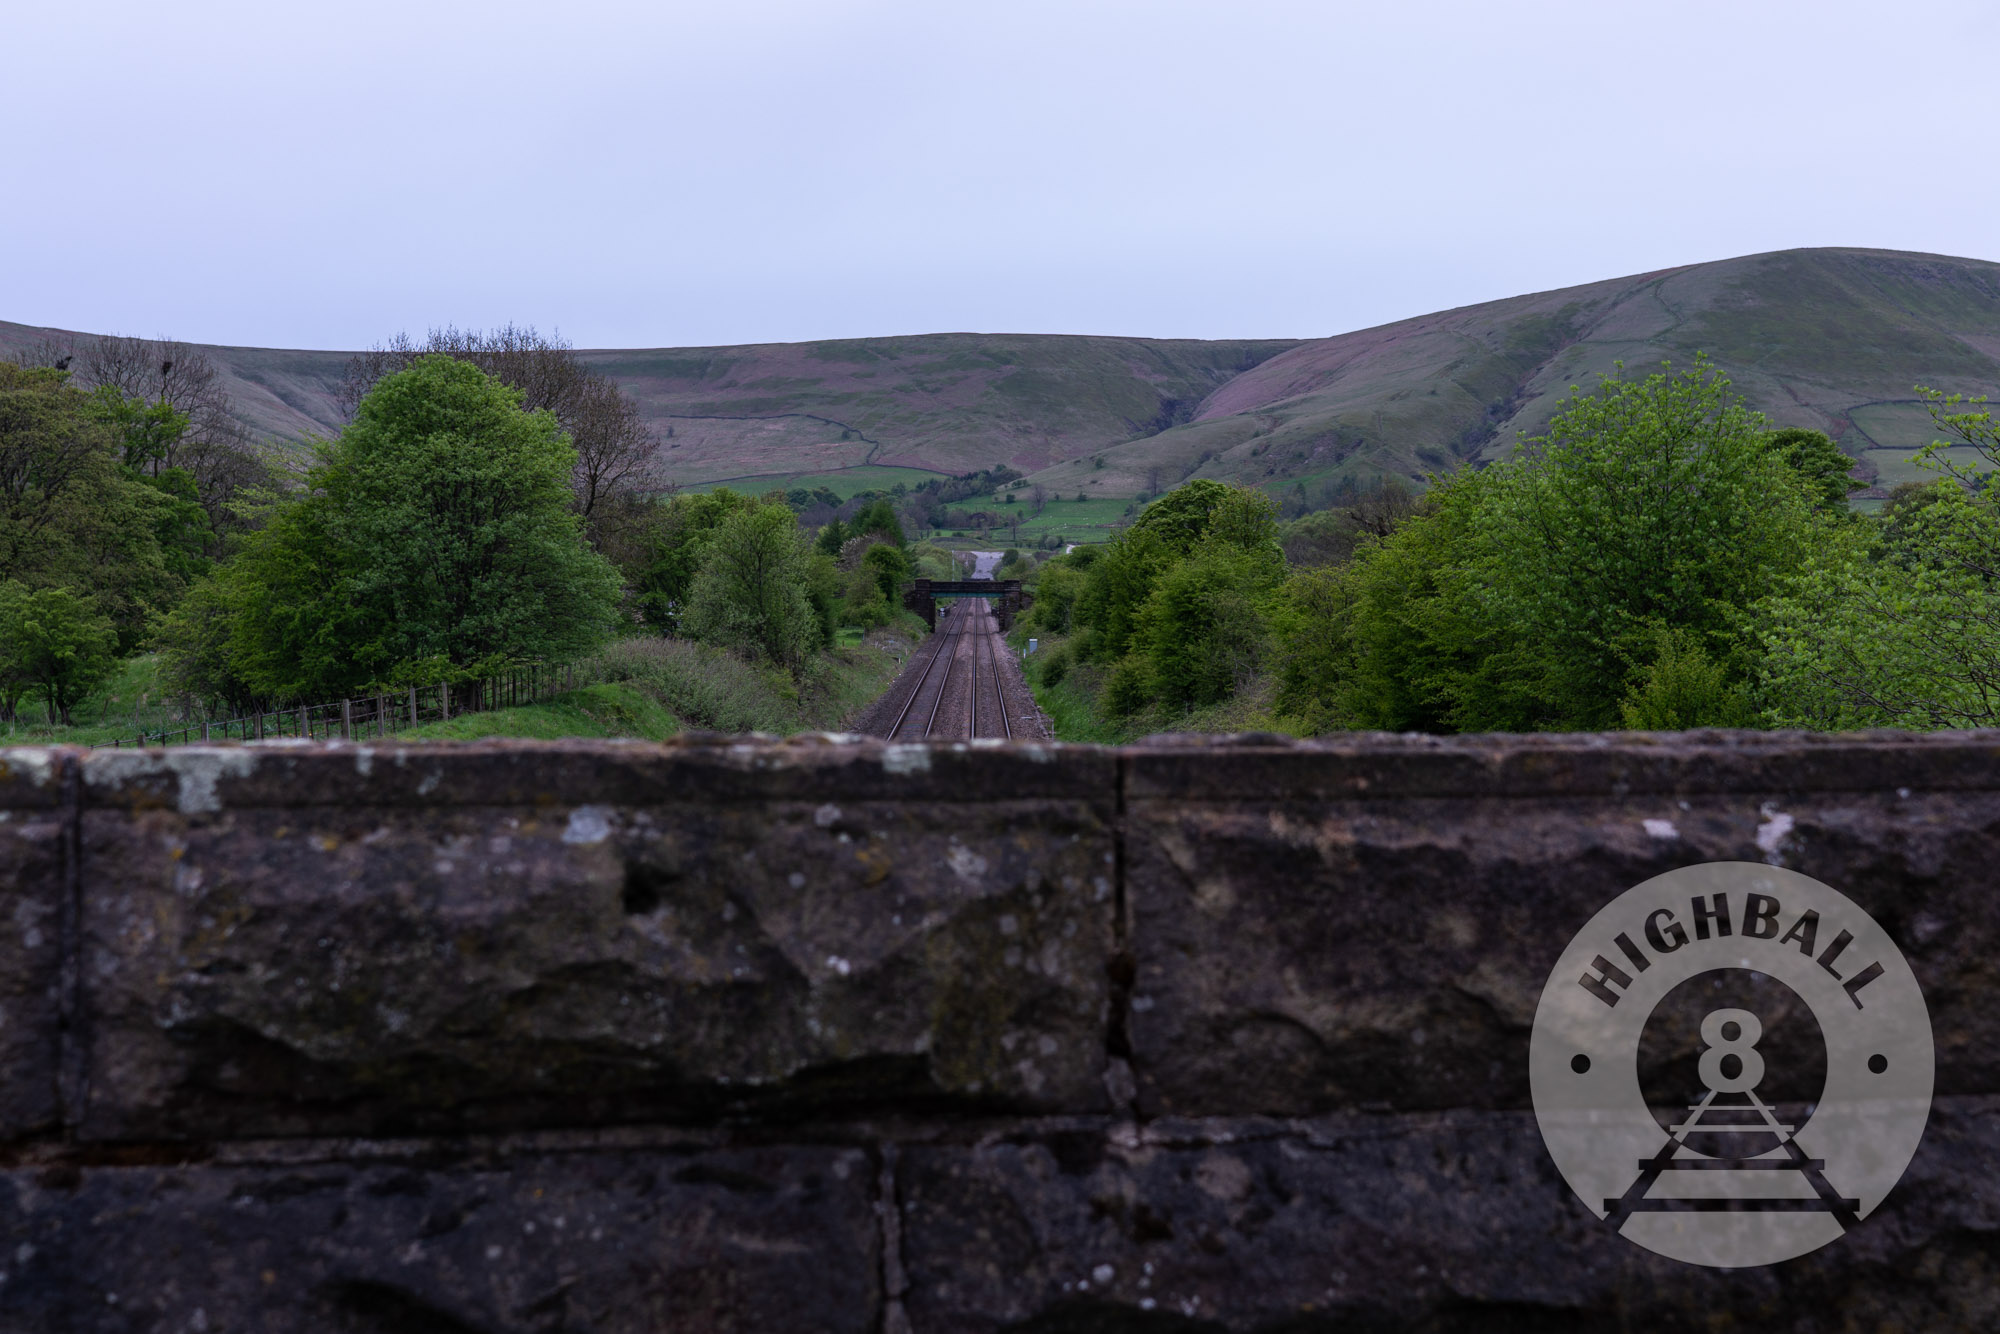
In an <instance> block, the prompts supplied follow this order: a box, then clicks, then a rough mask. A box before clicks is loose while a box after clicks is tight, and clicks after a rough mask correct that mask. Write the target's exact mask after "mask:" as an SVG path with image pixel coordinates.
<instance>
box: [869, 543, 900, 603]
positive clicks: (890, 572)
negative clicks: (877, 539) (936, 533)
mask: <svg viewBox="0 0 2000 1334" xmlns="http://www.w3.org/2000/svg"><path fill="white" fill-rule="evenodd" d="M861 564H862V565H863V566H864V567H865V568H866V569H868V570H869V571H870V572H871V573H872V574H873V575H874V576H875V585H876V587H877V588H879V589H881V590H882V600H883V602H885V603H887V604H888V605H889V606H891V607H894V606H895V605H896V590H897V589H898V588H900V587H901V586H902V583H903V581H904V580H905V579H908V578H909V577H910V558H909V557H908V556H906V555H904V554H903V551H902V549H901V548H899V547H893V546H890V545H889V544H888V543H886V542H882V543H877V544H876V545H875V546H872V547H870V548H868V550H867V551H865V552H863V553H862V556H861Z"/></svg>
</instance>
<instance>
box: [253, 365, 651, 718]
mask: <svg viewBox="0 0 2000 1334" xmlns="http://www.w3.org/2000/svg"><path fill="white" fill-rule="evenodd" d="M574 463H575V453H574V451H573V450H572V449H571V448H570V445H569V442H568V440H567V439H566V438H565V437H564V436H563V434H562V431H561V429H560V428H559V427H558V426H557V424H556V421H555V418H554V417H553V416H551V415H550V414H548V413H546V412H523V411H522V410H521V408H520V395H519V393H518V392H517V391H515V390H512V389H509V388H508V387H506V386H505V385H502V384H500V383H499V382H498V381H496V380H494V379H493V378H491V377H490V376H488V375H486V374H485V373H484V372H482V371H480V370H479V369H477V368H476V367H474V366H472V365H469V364H467V363H465V362H461V361H454V360H452V359H450V358H447V357H425V358H422V359H420V360H418V361H417V362H416V363H415V364H414V365H412V366H411V367H410V368H409V369H408V370H405V371H401V372H398V373H396V374H394V375H390V376H388V377H387V378H385V379H383V380H382V381H381V382H380V383H378V384H377V385H376V386H375V387H374V389H373V390H372V391H370V393H369V394H368V396H367V397H366V398H365V399H363V400H362V402H361V404H360V407H359V409H358V411H357V412H356V414H355V418H354V421H353V422H352V423H351V424H350V425H349V426H348V427H347V429H346V430H344V431H343V432H341V434H340V436H339V438H338V439H337V440H335V441H333V442H332V443H331V444H330V445H327V446H325V447H324V448H323V449H322V451H321V455H320V459H319V462H318V464H317V466H315V467H314V468H313V469H312V471H311V473H310V474H309V476H308V479H307V485H306V491H305V493H304V494H303V495H302V496H300V497H299V498H297V499H296V500H293V501H291V502H289V503H287V504H284V505H282V506H281V507H279V509H278V510H277V512H276V513H275V514H274V515H273V516H272V518H271V520H270V523H269V525H268V526H267V527H266V528H265V529H263V530H262V531H261V532H258V533H253V534H251V535H250V536H249V538H248V540H247V541H246V542H245V543H244V546H243V550H242V551H241V553H240V554H239V555H238V557H237V558H236V559H235V560H234V561H232V562H230V564H229V565H228V566H226V567H225V568H224V569H223V570H222V571H221V572H219V574H218V582H219V583H220V585H221V593H222V595H223V597H224V598H225V600H226V601H227V603H228V605H229V608H230V618H231V632H230V657H231V668H232V671H233V672H234V674H235V675H236V676H237V677H238V678H240V679H241V680H242V681H244V682H245V683H247V685H248V686H249V687H250V688H251V689H253V690H254V691H256V692H257V693H258V694H259V695H260V696H264V697H271V698H281V699H295V698H311V697H320V698H328V697H333V696H337V695H343V694H350V693H354V692H356V691H360V690H364V689H367V688H369V687H371V686H376V685H381V684H398V683H401V682H404V681H407V680H411V679H415V678H418V677H436V676H459V675H464V674H471V673H477V672H481V671H484V670H489V669H491V668H492V667H493V666H495V665H497V664H499V663H501V662H504V661H508V660H516V659H523V658H554V657H562V656H567V655H570V654H575V653H579V652H583V651H586V650H588V649H590V648H593V647H595V646H596V645H597V644H599V643H601V642H602V641H603V639H604V637H605V636H606V635H607V633H608V632H609V630H610V628H611V626H612V624H613V622H614V619H615V616H616V608H617V589H618V581H617V574H616V572H615V571H614V570H613V569H612V567H611V566H610V565H609V563H607V562H606V561H605V560H604V559H603V558H602V557H600V556H598V555H596V554H595V553H594V552H592V551H590V550H589V549H588V547H587V546H586V545H585V544H584V541H583V525H582V520H581V518H580V517H579V516H578V515H577V514H576V513H575V511H574V509H573V507H572V503H571V494H570V490H569V483H570V478H571V471H572V468H573V465H574Z"/></svg>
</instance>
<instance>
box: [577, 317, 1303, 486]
mask: <svg viewBox="0 0 2000 1334" xmlns="http://www.w3.org/2000/svg"><path fill="white" fill-rule="evenodd" d="M1294 345H1295V344H1293V343H1292V342H1290V341H1285V340H1268V341H1246V342H1226V341H1223V342H1206V341H1196V340H1191V339H1190V340H1167V339H1146V338H1090V337H1071V336H1066V335H1038V334H968V333H957V334H927V335H919V336H914V337H905V338H866V339H843V340H839V341H833V342H820V343H771V344H764V345H762V346H752V347H712V348H668V349H645V350H638V351H630V352H611V351H594V352H587V353H585V354H584V357H585V360H586V361H588V362H589V364H590V365H591V366H592V367H594V368H595V369H597V370H600V371H603V372H606V373H607V374H610V375H612V376H614V377H615V378H616V379H617V380H618V382H619V383H620V384H621V385H623V386H624V387H625V389H626V390H627V391H628V392H629V393H631V394H633V395H634V396H635V397H637V398H638V400H639V403H640V406H641V409H642V410H643V411H644V413H645V415H646V418H647V420H648V421H649V422H651V423H652V424H653V426H654V427H655V429H656V430H658V431H659V433H660V434H661V436H662V437H663V439H662V444H663V446H664V453H663V460H664V462H665V463H666V465H667V467H668V469H669V471H670V472H671V474H672V475H673V476H674V477H675V478H676V479H677V480H680V481H682V482H704V481H712V480H716V479H720V478H732V477H749V476H758V475H770V474H777V473H787V472H824V471H829V470H832V469H836V468H851V467H858V466H861V465H863V464H874V465H885V464H886V465H893V466H901V467H914V468H929V469H934V470H937V471H942V472H970V471H975V470H977V469H980V468H988V467H991V466H993V465H994V464H1002V463H1004V464H1006V465H1007V466H1009V467H1012V468H1018V469H1020V470H1022V471H1028V472H1031V471H1034V470H1036V469H1039V468H1044V467H1047V466H1049V465H1050V464H1053V463H1058V462H1061V461H1062V460H1064V459H1069V458H1075V457H1077V456H1079V455H1083V454H1087V453H1088V452H1090V451H1092V450H1096V449H1100V448H1102V447H1104V446H1105V445H1108V444H1114V443H1117V442H1119V441H1124V440H1131V439H1134V438H1143V437H1145V436H1148V435H1151V434H1154V433H1156V432H1158V431H1160V430H1162V429H1164V428H1165V427H1168V426H1170V425H1172V424H1173V423H1175V422H1176V421H1185V420H1188V419H1189V418H1190V417H1192V416H1193V415H1194V411H1195V409H1196V407H1197V405H1199V404H1200V403H1201V402H1202V400H1204V399H1205V398H1207V397H1209V396H1210V395H1211V394H1213V393H1214V392H1215V391H1216V390H1217V389H1219V388H1221V387H1222V386H1223V385H1225V384H1227V383H1228V382H1229V381H1230V380H1231V379H1233V378H1234V377H1235V376H1237V375H1239V374H1241V373H1242V372H1244V371H1246V370H1249V369H1250V368H1251V367H1253V366H1255V365H1257V364H1258V363H1259V362H1261V361H1263V360H1265V359H1266V358H1268V357H1270V356H1272V355H1274V354H1277V353H1280V352H1282V351H1284V350H1285V349H1287V348H1290V347H1292V346H1294ZM668 428H671V429H672V432H673V433H672V435H671V436H668V435H667V430H668Z"/></svg>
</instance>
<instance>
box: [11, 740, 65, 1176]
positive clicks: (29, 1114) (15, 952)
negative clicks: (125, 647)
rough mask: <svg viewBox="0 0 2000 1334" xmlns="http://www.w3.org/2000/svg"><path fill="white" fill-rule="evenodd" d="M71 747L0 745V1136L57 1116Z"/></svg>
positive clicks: (49, 1123) (36, 1127) (46, 1124)
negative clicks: (66, 794) (66, 797)
mask: <svg viewBox="0 0 2000 1334" xmlns="http://www.w3.org/2000/svg"><path fill="white" fill-rule="evenodd" d="M75 763H76V759H75V755H74V753H73V752H68V751H50V750H7V751H0V1139H7V1138H14V1137H16V1136H20V1135H26V1134H32V1133H35V1132H37V1131H43V1130H48V1129H50V1128H52V1127H54V1126H55V1125H56V1124H57V1123H58V1121H59V1120H60V1117H61V1110H60V1108H61V1101H60V1093H59V1088H58V1085H59V1081H60V1079H61V1072H62V1059H61V1057H62V1006H61V983H62V960H63V909H64V904H65V902H66V901H67V900H68V899H69V885H68V879H67V876H68V859H67V853H66V850H65V842H66V838H67V834H68V827H67V815H66V812H65V808H64V805H63V788H64V782H65V776H66V773H67V770H68V767H69V766H73V765H74V764H75Z"/></svg>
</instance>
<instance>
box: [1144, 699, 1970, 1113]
mask: <svg viewBox="0 0 2000 1334" xmlns="http://www.w3.org/2000/svg"><path fill="white" fill-rule="evenodd" d="M1127 754H1128V764H1129V766H1130V767H1129V770H1128V774H1127V779H1126V795H1127V802H1128V810H1127V815H1126V822H1125V829H1126V854H1125V868H1126V875H1127V884H1128V889H1127V899H1128V913H1129V922H1130V928H1129V929H1130V949H1131V953H1132V955H1133V959H1134V964H1135V968H1134V977H1133V986H1132V993H1131V998H1130V1019H1129V1033H1130V1041H1131V1046H1132V1050H1133V1064H1134V1067H1135V1072H1136V1076H1137V1084H1138V1091H1139V1102H1140V1107H1141V1108H1142V1110H1144V1111H1146V1112H1147V1113H1149V1114H1203V1115H1233V1114H1274V1115H1311V1114H1316V1113H1319V1112H1325V1111H1333V1110H1338V1109H1343V1108H1353V1107H1371V1106H1372V1107H1383V1108H1388V1107H1395V1108H1444V1107H1489V1108H1506V1107H1526V1106H1527V1105H1528V1088H1527V1076H1526V1071H1527V1043H1528V1031H1529V1028H1530V1026H1531V1024H1532V1022H1533V1019H1534V1009H1535V1004H1536V1000H1537V997H1538V996H1539V994H1540V990H1541V987H1542V985H1543V982H1544V981H1545V980H1546V978H1547V976H1548V969H1549V968H1550V967H1551V966H1552V964H1553V963H1554V961H1555V959H1556V957H1557V956H1558V955H1559V954H1560V953H1561V951H1562V949H1563V947H1564V946H1565V945H1566V944H1567V943H1568V941H1569V938H1570V936H1571V935H1572V934H1573V933H1574V932H1575V931H1576V930H1577V929H1578V928H1579V927H1581V926H1582V925H1583V924H1584V923H1585V922H1586V921H1587V920H1588V919H1589V918H1590V915H1591V914H1592V913H1594V912H1595V911H1596V910H1597V909H1598V908H1599V907H1601V906H1602V905H1603V904H1604V903H1605V902H1607V901H1609V900H1610V899H1611V898H1613V897H1615V896H1616V895H1617V894H1619V893H1621V892H1622V891H1624V890H1625V889H1628V888H1630V887H1631V886H1632V885H1634V884H1637V883H1639V882H1640V881H1642V880H1646V879H1648V878H1650V877H1652V876H1655V875H1658V874H1660V873H1662V872H1664V871H1667V870H1670V869H1672V868H1673V867H1676V866H1682V865H1687V864H1691V863H1697V862H1707V861H1763V860H1766V859H1770V860H1773V861H1775V862H1777V863H1779V864H1782V865H1786V866H1790V867H1792V868H1793V869H1796V870H1799V871H1802V872H1804V873H1805V874H1807V875H1812V876H1815V877H1817V878H1819V879H1822V880H1824V881H1826V882H1827V883H1828V884H1830V885H1832V886H1833V887H1834V888H1836V889H1839V890H1840V891H1842V892H1843V893H1845V894H1847V895H1849V896H1850V897H1852V898H1854V899H1855V900H1856V901H1857V902H1858V903H1860V904H1861V906H1862V907H1864V908H1865V909H1867V910H1868V911H1869V912H1870V913H1872V914H1874V915H1875V916H1876V917H1877V919H1878V920H1880V921H1881V922H1882V923H1883V925H1884V926H1885V927H1887V928H1888V929H1889V930H1890V932H1891V933H1892V934H1893V935H1894V936H1895V937H1896V938H1897V940H1898V941H1899V942H1900V943H1901V945H1902V948H1903V949H1904V951H1905V952H1906V954H1907V955H1908V956H1909V958H1910V961H1911V963H1912V965H1913V966H1914V967H1915V968H1916V971H1917V975H1918V978H1919V980H1920V981H1921V982H1922V984H1923V986H1924V989H1925V992H1926V995H1927V996H1928V997H1929V1001H1930V1005H1931V1012H1932V1022H1933V1025H1934V1026H1935V1028H1936V1032H1937V1039H1938V1087H1939V1090H1940V1091H1942V1092H1957V1093H1983V1092H2000V1012H1996V1011H1995V1010H1994V1009H1993V1008H1992V1006H1991V1005H1990V1003H1988V1000H1987V998H1989V997H1990V996H1992V994H1993V988H1994V984H1995V980H1996V978H1995V967H1996V965H1995V963H1994V960H1995V959H1996V957H2000V897H1996V896H1995V895H1994V894H1993V892H1992V871H1991V868H1992V867H1994V866H1995V865H2000V751H1996V749H1995V748H1994V746H1993V743H1992V740H1991V739H1990V738H1987V737H1984V736H1972V737H1969V738H1968V737H1952V738H1907V737H1899V738H1893V739H1881V738H1845V739H1841V740H1840V741H1838V742H1837V741H1835V740H1831V739H1827V738H1799V737H1775V738H1764V739H1761V740H1757V741H1752V740H1748V739H1746V738H1744V737H1742V736H1721V737H1714V736H1708V735H1706V734H1699V733H1697V734H1692V735H1690V736H1688V737H1684V738H1657V737H1645V736H1640V737H1617V738H1606V737H1569V738H1557V739H1551V738H1512V737H1506V738H1491V737H1482V738H1465V739H1459V740H1452V741H1446V740H1433V739H1423V738H1379V737H1377V738H1356V739H1353V740H1349V741H1344V742H1338V743H1315V744H1312V745H1297V746H1282V745H1266V746H1254V747H1243V746H1236V747H1230V746H1218V745H1213V744H1209V745H1201V744H1191V743H1187V742H1185V740H1184V739H1179V738H1174V739H1162V740H1161V741H1160V743H1158V744H1155V745H1153V746H1149V747H1144V748H1138V749H1135V750H1133V751H1130V752H1128V753H1127Z"/></svg>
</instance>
